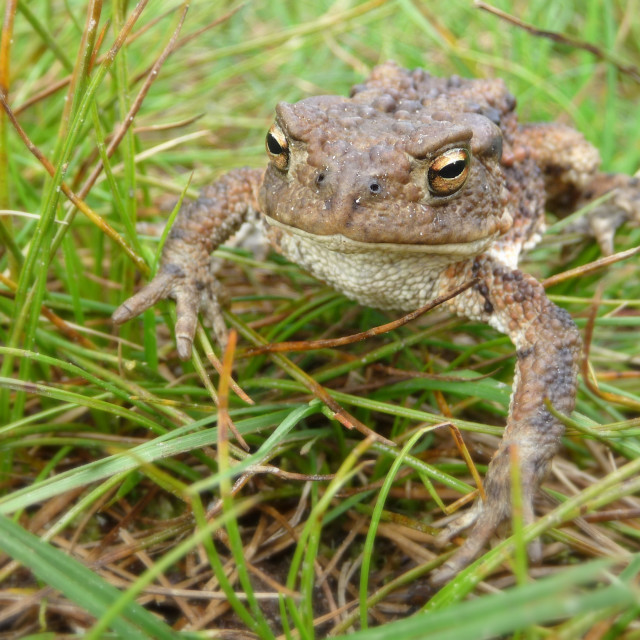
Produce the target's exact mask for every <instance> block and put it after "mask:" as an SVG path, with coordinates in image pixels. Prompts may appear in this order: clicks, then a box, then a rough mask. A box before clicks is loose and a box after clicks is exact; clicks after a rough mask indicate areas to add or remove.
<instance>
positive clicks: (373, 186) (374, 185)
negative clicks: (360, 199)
mask: <svg viewBox="0 0 640 640" xmlns="http://www.w3.org/2000/svg"><path fill="white" fill-rule="evenodd" d="M381 189H382V187H381V186H380V183H379V182H376V181H375V180H374V181H373V182H371V183H370V184H369V191H371V193H380V190H381Z"/></svg>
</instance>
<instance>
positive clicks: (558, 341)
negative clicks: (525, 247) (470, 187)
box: [432, 256, 580, 585]
mask: <svg viewBox="0 0 640 640" xmlns="http://www.w3.org/2000/svg"><path fill="white" fill-rule="evenodd" d="M453 269H457V270H458V271H459V273H457V274H449V276H450V277H454V278H460V277H461V276H462V277H465V278H468V277H471V276H475V277H479V278H480V280H481V281H480V283H479V284H478V285H477V286H476V287H475V289H470V290H469V291H468V292H465V293H464V294H462V295H461V296H458V297H457V298H455V299H454V300H452V301H451V303H450V304H451V305H452V306H453V308H454V310H455V311H456V312H457V313H459V314H460V315H466V316H471V317H472V318H477V319H482V320H485V321H487V322H488V323H489V324H491V325H492V326H494V327H495V328H497V329H499V330H500V331H502V332H503V333H506V334H507V335H508V336H509V337H510V338H511V340H512V342H513V343H514V345H515V347H516V354H517V366H516V375H515V380H514V384H513V392H512V395H511V402H510V406H509V417H508V419H507V426H506V429H505V432H504V436H503V439H502V441H501V443H500V446H499V448H498V450H497V452H496V454H495V456H494V457H493V460H492V461H491V464H490V465H489V470H488V472H487V476H486V480H485V485H484V488H485V494H486V500H485V501H482V500H478V501H477V502H476V504H475V505H474V507H473V508H472V510H471V511H470V512H469V513H466V514H463V515H462V516H461V519H460V520H459V521H458V522H455V523H453V525H451V526H450V527H449V528H448V529H447V530H445V531H444V532H443V534H442V539H443V540H447V539H450V538H451V537H452V536H453V535H455V534H457V533H458V532H459V531H461V530H462V529H464V528H467V527H470V526H472V527H473V528H472V529H471V532H470V533H469V535H468V537H467V540H466V542H465V543H464V544H463V545H462V547H461V548H460V549H458V551H457V552H456V553H455V554H454V555H453V556H452V557H451V558H450V559H449V560H448V561H447V562H446V563H445V564H444V565H443V567H442V568H441V569H440V570H439V571H438V572H436V573H435V574H434V576H433V577H432V582H433V583H434V584H436V585H439V584H443V583H445V582H447V581H448V580H450V579H451V578H452V577H453V576H455V575H456V574H457V573H458V572H459V571H460V570H461V569H462V568H463V567H465V566H466V565H467V564H469V563H470V562H471V561H472V560H474V559H475V557H476V556H477V555H478V554H479V553H480V552H481V550H482V548H483V547H484V546H485V544H486V542H487V541H488V540H489V538H490V537H491V536H492V535H493V534H494V532H495V530H496V529H497V527H498V526H499V525H500V523H501V522H502V521H504V520H505V519H507V518H508V517H509V516H510V514H511V455H510V450H511V448H512V446H514V445H515V447H517V459H518V461H519V465H520V477H521V481H522V494H523V506H524V518H525V521H526V522H530V521H532V520H533V517H534V509H533V499H534V496H535V493H536V491H537V489H538V486H539V484H540V482H541V481H542V479H543V477H544V475H545V473H546V471H547V468H548V465H549V462H550V461H551V459H552V458H553V456H554V455H555V454H556V452H557V451H558V448H559V446H560V437H561V435H562V433H563V431H564V427H563V424H562V422H560V420H558V419H557V418H556V417H554V416H553V414H552V413H551V412H550V411H549V409H548V408H547V406H546V401H548V402H550V403H551V405H552V406H553V407H554V408H555V409H556V410H557V411H559V412H561V413H564V414H568V413H570V412H571V411H572V410H573V407H574V404H575V394H576V385H577V373H578V360H579V357H580V336H579V334H578V330H577V329H576V326H575V324H574V323H573V321H572V320H571V317H570V316H569V314H568V313H567V312H566V311H565V310H564V309H560V308H559V307H556V306H555V305H554V304H553V303H552V302H551V301H550V300H549V299H548V298H547V297H546V295H545V293H544V290H543V288H542V286H541V285H540V283H538V282H537V281H536V280H535V279H534V278H532V277H531V276H529V275H527V274H524V273H522V272H521V271H518V270H513V269H510V268H509V267H507V266H505V265H503V264H501V263H499V262H497V261H496V260H495V259H493V258H491V257H489V256H481V257H480V258H477V259H476V260H475V261H474V262H473V263H472V264H466V265H465V264H463V265H457V266H456V267H454V268H453Z"/></svg>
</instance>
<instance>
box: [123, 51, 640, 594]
mask: <svg viewBox="0 0 640 640" xmlns="http://www.w3.org/2000/svg"><path fill="white" fill-rule="evenodd" d="M266 147H267V155H268V156H269V160H270V162H269V165H268V167H267V169H266V172H263V171H262V170H254V169H238V170H234V171H230V172H229V173H227V174H226V175H224V176H223V177H222V178H220V179H219V180H218V181H216V182H214V183H213V184H212V185H211V186H209V187H208V188H206V189H205V190H203V192H202V195H201V197H200V198H199V199H198V200H197V201H195V202H191V203H187V204H183V207H182V209H181V211H180V213H179V215H178V217H177V219H176V222H175V223H174V226H173V227H172V230H171V232H170V234H169V238H168V240H167V242H166V244H165V247H164V250H163V254H162V262H161V267H160V270H159V272H158V275H157V276H156V277H155V278H154V279H153V280H152V282H151V283H149V284H148V285H147V286H146V287H144V288H143V289H142V290H141V291H140V292H138V293H137V294H136V295H134V296H133V297H132V298H130V299H129V300H127V301H125V302H124V303H123V304H122V305H121V306H120V307H119V308H118V309H117V310H116V311H115V313H114V315H113V319H114V321H115V322H116V323H121V322H125V321H126V320H129V319H130V318H132V317H134V316H136V315H138V314H140V313H141V312H142V311H144V310H145V309H147V308H149V307H151V306H153V304H155V302H157V301H158V300H159V299H161V298H173V299H175V300H176V303H177V307H176V310H177V323H176V341H177V346H178V353H179V355H180V357H181V358H183V359H186V358H188V357H189V356H190V354H191V348H192V343H193V338H194V334H195V331H196V327H197V318H198V312H202V314H203V315H204V316H205V318H206V319H207V320H208V322H209V323H210V324H212V325H213V327H214V329H215V332H216V335H217V336H218V338H219V340H221V341H224V340H225V335H226V328H225V326H224V322H223V320H222V316H221V311H220V301H219V294H220V285H219V283H218V281H217V280H216V278H215V276H214V275H213V274H212V272H211V270H210V253H211V251H213V249H215V248H216V247H217V246H219V245H220V244H222V243H223V242H224V241H225V240H227V239H228V238H229V237H230V236H231V235H233V233H235V231H236V230H237V229H238V228H239V227H240V225H241V224H242V223H243V222H244V221H245V220H247V219H249V218H251V217H253V216H255V214H256V213H258V214H261V216H262V219H263V221H264V223H265V224H266V227H267V233H268V237H269V239H270V241H271V243H272V244H273V246H274V247H275V248H276V249H277V250H278V251H280V252H281V253H283V254H284V255H285V256H287V257H288V258H289V259H291V260H292V261H293V262H295V263H297V264H299V265H300V266H302V267H303V268H304V269H306V270H307V271H309V272H310V273H311V274H313V275H315V276H316V277H318V278H319V279H321V280H323V281H325V282H327V283H330V284H331V285H333V286H334V287H335V288H336V289H338V290H340V291H342V292H343V293H344V294H345V295H347V296H348V297H350V298H353V299H355V300H357V301H359V302H361V303H362V304H366V305H370V306H374V307H378V308H381V309H398V310H401V311H411V310H414V309H416V308H418V307H419V306H421V305H423V304H425V303H426V302H427V301H429V300H431V299H433V298H435V297H436V296H438V295H441V294H444V293H447V292H448V291H450V290H452V289H454V288H455V287H456V286H458V285H461V284H463V283H465V282H469V281H471V280H473V281H474V282H475V284H474V286H472V287H471V288H469V289H467V290H466V291H465V292H464V293H463V294H461V295H459V296H457V297H455V298H453V299H452V300H450V301H449V302H448V303H446V308H447V309H449V310H450V311H451V312H453V313H455V314H458V315H461V316H465V317H467V318H471V319H474V320H480V321H484V322H487V323H488V324H490V325H491V326H493V327H495V328H496V329H497V330H498V331H501V332H503V333H505V334H507V335H508V336H509V337H510V339H511V340H512V342H513V343H514V345H515V348H516V354H517V365H516V373H515V378H514V384H513V392H512V396H511V403H510V407H509V416H508V419H507V425H506V429H505V433H504V437H503V439H502V441H501V443H500V446H499V448H498V450H497V451H496V453H495V455H494V457H493V460H492V462H491V464H490V466H489V470H488V472H487V475H486V478H485V481H484V490H485V494H486V499H485V500H484V501H482V500H480V499H478V500H477V501H476V503H475V505H474V507H473V508H472V509H470V510H468V511H467V512H466V513H464V514H463V515H462V516H460V517H459V518H458V519H457V520H456V521H454V522H453V523H451V524H450V525H448V527H446V528H445V529H444V530H443V533H442V535H441V536H440V540H439V543H440V544H445V543H446V542H447V541H449V540H450V539H451V538H452V537H454V536H456V535H457V534H459V533H460V532H462V531H463V530H465V529H466V528H469V527H472V529H471V531H470V533H469V534H468V536H467V539H466V541H465V543H464V544H463V545H462V546H461V547H460V548H459V549H458V550H457V551H456V553H455V554H454V555H453V556H451V558H450V559H449V560H448V561H447V562H446V563H445V564H444V565H443V566H442V567H441V568H440V569H439V570H438V571H437V572H435V573H434V575H433V576H432V582H433V583H434V584H436V585H439V584H443V583H444V582H446V581H448V580H449V579H450V578H452V577H453V576H454V575H455V574H456V573H457V572H458V571H459V570H460V569H461V568H463V567H464V566H466V565H467V564H468V563H469V562H471V561H472V560H473V559H474V558H475V557H476V556H477V555H479V553H480V552H481V551H482V549H483V547H484V546H485V545H486V543H487V542H488V540H489V539H490V538H491V536H492V535H493V534H494V533H495V531H496V529H497V528H498V526H499V525H500V523H502V522H503V521H504V520H505V519H507V518H508V517H509V515H510V512H511V507H510V477H511V471H510V450H511V448H512V445H515V446H517V456H518V459H519V461H520V475H521V480H522V485H523V486H522V491H523V513H524V519H525V522H526V523H528V522H531V521H532V520H533V519H534V506H533V502H534V496H535V494H536V491H537V489H538V486H539V484H540V482H541V481H542V479H543V478H544V475H545V473H546V470H547V468H548V465H549V463H550V461H551V459H552V458H553V456H554V455H555V453H556V452H557V451H558V448H559V446H560V437H561V435H562V433H563V425H562V423H561V422H560V421H559V420H558V419H557V418H555V417H554V416H553V415H552V413H551V412H550V411H549V410H548V409H547V406H546V404H545V403H546V402H547V401H548V402H550V403H551V404H552V405H553V406H554V407H555V409H556V410H558V411H560V412H561V413H564V414H569V413H570V412H571V411H572V410H573V407H574V404H575V395H576V385H577V373H578V362H579V357H580V344H581V343H580V336H579V333H578V331H577V329H576V327H575V325H574V323H573V321H572V320H571V317H570V316H569V314H568V313H567V312H566V311H564V310H563V309H560V308H558V307H557V306H556V305H554V304H553V303H552V302H550V301H549V299H548V298H547V297H546V295H545V292H544V289H543V287H542V286H541V285H540V284H539V283H538V282H537V281H536V280H535V279H534V278H533V277H532V276H530V275H527V274H525V273H523V272H521V271H519V270H518V269H517V262H518V257H519V255H520V253H521V251H522V249H523V248H528V247H529V246H531V245H533V244H535V242H536V241H537V239H538V238H539V236H540V233H541V232H542V231H543V228H544V210H545V208H547V209H548V210H550V211H553V212H554V213H556V214H558V215H565V214H567V213H571V212H572V211H574V210H576V209H577V208H578V207H581V206H582V205H584V204H586V203H589V202H590V201H591V200H594V199H596V198H598V197H599V196H601V195H603V194H606V193H609V192H610V197H609V198H608V199H607V200H606V202H605V203H604V204H602V205H598V206H596V207H595V209H594V210H593V211H592V212H591V213H590V215H589V216H587V217H585V218H584V219H583V227H581V228H580V229H581V230H583V231H585V232H591V233H592V234H593V235H595V236H596V237H597V239H598V241H599V243H600V245H601V247H602V248H603V251H605V252H611V250H612V246H613V244H612V243H613V236H614V232H615V229H616V228H617V227H618V226H620V225H621V224H623V223H624V222H626V221H627V220H636V221H640V181H639V180H638V179H636V178H632V177H630V176H627V175H622V174H613V175H612V174H604V173H601V172H600V171H599V162H600V160H599V156H598V152H597V151H596V149H595V148H594V147H592V146H591V145H590V144H589V143H588V142H587V141H586V140H585V139H584V138H583V136H582V135H581V134H579V133H578V132H576V131H574V130H573V129H571V128H569V127H566V126H562V125H557V124H551V123H549V124H534V125H524V126H523V125H519V124H518V122H517V118H516V114H515V100H514V98H513V96H511V94H510V93H509V92H508V91H507V90H506V89H505V86H504V83H503V82H502V81H501V80H466V79H461V78H458V77H452V78H437V77H434V76H432V75H430V74H428V73H427V72H426V71H423V70H421V69H417V70H415V71H407V70H404V69H401V68H400V67H398V66H397V65H395V64H394V63H386V64H383V65H381V66H379V67H376V68H375V69H374V70H373V72H372V74H371V76H370V78H369V79H368V80H367V81H366V82H365V83H364V84H362V85H358V86H356V87H354V88H353V89H352V93H351V97H350V98H344V97H339V96H319V97H315V98H307V99H305V100H302V101H300V102H298V103H296V104H286V103H281V104H279V105H278V106H277V108H276V119H275V123H274V125H273V127H272V128H271V130H270V132H269V134H268V135H267V140H266ZM470 393H473V391H472V389H470ZM539 552H540V549H539V546H537V545H533V546H532V547H531V549H530V553H531V555H532V556H533V557H534V558H535V557H536V556H537V555H539Z"/></svg>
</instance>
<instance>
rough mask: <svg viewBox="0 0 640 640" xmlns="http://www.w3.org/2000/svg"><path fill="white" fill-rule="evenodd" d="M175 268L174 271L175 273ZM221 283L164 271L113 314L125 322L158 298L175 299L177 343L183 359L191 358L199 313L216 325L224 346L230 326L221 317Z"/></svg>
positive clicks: (216, 333) (177, 272)
mask: <svg viewBox="0 0 640 640" xmlns="http://www.w3.org/2000/svg"><path fill="white" fill-rule="evenodd" d="M172 271H173V272H172ZM221 297H222V296H221V286H220V284H219V283H218V281H217V280H216V279H215V278H214V277H213V276H209V277H208V278H207V281H206V282H203V281H202V279H194V278H189V277H186V276H185V275H184V274H183V273H182V272H181V271H180V270H171V269H164V270H162V271H161V272H160V273H159V274H158V275H157V276H156V277H155V278H154V279H153V280H152V281H151V282H150V283H149V284H148V285H147V286H146V287H144V288H143V289H141V290H140V291H139V292H138V293H136V294H135V295H134V296H132V297H131V298H129V299H128V300H125V302H123V303H122V304H121V305H120V306H119V307H118V308H117V309H116V310H115V311H114V313H113V315H112V319H113V321H114V322H115V323H116V324H122V323H123V322H126V321H127V320H130V319H131V318H134V317H135V316H138V315H140V314H141V313H142V312H143V311H146V310H147V309H149V308H151V307H152V306H153V305H154V304H155V303H156V302H158V300H162V299H164V298H172V299H173V300H175V301H176V316H177V320H176V326H175V332H176V345H177V349H178V356H179V357H180V358H181V359H182V360H188V359H189V358H190V357H191V350H192V346H193V339H194V336H195V333H196V329H197V327H198V312H199V311H201V312H202V314H203V316H204V319H205V322H206V323H207V324H208V325H209V326H211V327H213V330H214V333H215V335H216V338H217V340H218V342H219V343H220V344H221V345H222V346H223V347H224V345H225V344H226V341H227V328H226V325H225V322H224V319H223V317H222V308H221Z"/></svg>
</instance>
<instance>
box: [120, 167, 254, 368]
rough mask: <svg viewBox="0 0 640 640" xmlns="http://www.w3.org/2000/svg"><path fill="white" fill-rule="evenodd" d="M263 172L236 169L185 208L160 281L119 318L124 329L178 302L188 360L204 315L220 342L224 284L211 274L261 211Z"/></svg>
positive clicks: (181, 345)
mask: <svg viewBox="0 0 640 640" xmlns="http://www.w3.org/2000/svg"><path fill="white" fill-rule="evenodd" d="M263 173H264V172H263V171H261V170H256V169H236V170H234V171H230V172H229V173H227V174H225V175H224V176H222V177H221V178H220V179H219V180H218V181H216V182H214V183H213V184H212V185H211V186H210V187H207V188H206V189H204V190H203V191H202V193H201V195H200V197H199V198H198V199H197V200H196V201H194V202H189V203H187V204H184V205H183V206H182V208H181V209H180V211H179V213H178V216H177V218H176V221H175V224H174V225H173V227H172V228H171V232H170V233H169V237H168V238H167V242H166V244H165V246H164V249H163V251H162V260H161V263H160V269H159V270H158V274H157V275H156V276H155V278H154V279H153V280H152V281H151V282H150V283H149V284H148V285H147V286H146V287H144V288H143V289H141V290H140V291H139V292H138V293H136V294H135V295H134V296H132V297H131V298H129V299H128V300H126V301H125V302H123V303H122V304H121V305H120V306H119V307H118V308H117V309H116V310H115V312H114V313H113V316H112V317H113V321H114V322H115V323H116V324H121V323H123V322H126V321H127V320H130V319H131V318H134V317H135V316H137V315H139V314H140V313H142V312H143V311H145V310H146V309H148V308H150V307H152V306H153V305H154V304H155V303H156V302H157V301H158V300H161V299H163V298H173V299H174V300H175V301H176V314H177V321H176V343H177V347H178V355H179V356H180V358H182V359H183V360H186V359H188V358H189V357H190V356H191V347H192V345H193V337H194V335H195V332H196V328H197V325H198V312H199V311H202V312H203V314H204V315H205V316H206V318H207V320H208V321H209V323H210V324H211V325H212V326H213V328H214V330H215V333H216V336H217V338H218V340H220V341H224V338H225V336H226V328H225V325H224V321H223V319H222V314H221V310H220V303H219V301H218V294H219V291H220V285H219V284H218V282H217V280H216V279H215V277H214V276H213V275H212V273H211V269H210V254H211V252H212V251H213V250H214V249H216V248H217V247H218V246H219V245H221V244H222V243H223V242H224V241H225V240H227V238H229V237H230V236H231V235H233V234H234V233H235V232H236V231H237V230H238V228H239V227H240V225H241V224H242V223H243V222H244V220H245V219H246V217H247V214H249V213H250V212H251V211H257V210H258V207H259V205H258V191H259V188H260V184H261V183H262V176H263Z"/></svg>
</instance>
